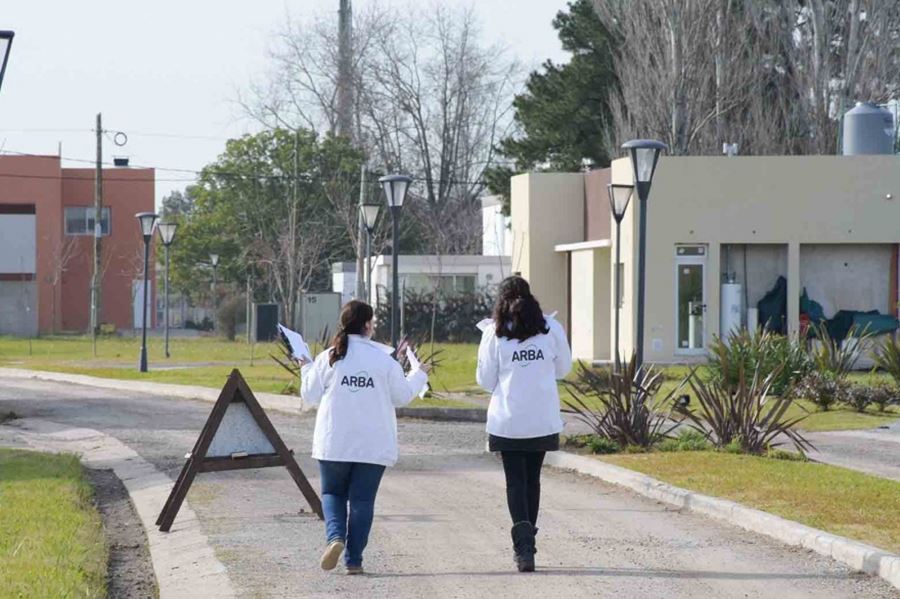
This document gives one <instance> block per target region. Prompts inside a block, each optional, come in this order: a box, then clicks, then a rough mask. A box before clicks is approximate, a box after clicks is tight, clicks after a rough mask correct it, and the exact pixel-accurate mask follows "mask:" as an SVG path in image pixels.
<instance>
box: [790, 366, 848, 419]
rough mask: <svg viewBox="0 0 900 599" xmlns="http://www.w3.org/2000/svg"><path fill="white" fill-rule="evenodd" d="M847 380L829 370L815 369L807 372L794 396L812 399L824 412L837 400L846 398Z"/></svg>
mask: <svg viewBox="0 0 900 599" xmlns="http://www.w3.org/2000/svg"><path fill="white" fill-rule="evenodd" d="M847 390H848V385H847V382H846V381H845V380H844V379H843V378H840V377H838V376H836V375H835V374H834V373H832V372H829V371H824V372H823V371H815V372H810V373H809V374H807V375H806V376H805V377H804V378H803V380H802V381H801V382H800V384H799V385H798V386H797V388H796V389H795V390H794V394H793V395H794V397H802V398H805V399H808V400H810V401H811V402H813V403H814V404H816V406H817V407H818V408H819V409H820V410H822V411H823V412H827V411H828V410H829V409H831V406H833V405H834V404H836V403H837V402H840V401H844V400H845V399H846V395H847Z"/></svg>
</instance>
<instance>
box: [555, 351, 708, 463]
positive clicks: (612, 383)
mask: <svg viewBox="0 0 900 599" xmlns="http://www.w3.org/2000/svg"><path fill="white" fill-rule="evenodd" d="M692 377H693V373H691V375H689V377H688V379H686V380H685V381H684V382H682V384H681V385H679V386H677V387H676V388H675V389H673V390H672V391H670V392H669V393H668V394H667V395H666V396H665V397H664V398H662V399H661V400H660V399H658V397H657V396H658V395H659V392H660V386H661V385H662V382H663V378H662V374H661V373H660V372H658V371H657V370H655V369H654V368H653V367H644V368H641V369H637V368H636V366H635V363H634V358H633V357H632V360H631V361H630V362H627V363H624V364H622V365H621V368H620V369H618V370H614V369H612V368H611V367H605V368H593V367H589V366H585V365H584V364H582V363H579V365H578V367H577V369H576V375H575V378H574V380H572V381H565V382H564V384H565V385H566V387H567V388H568V389H569V391H570V393H571V395H572V398H571V399H566V400H565V401H564V403H565V404H566V407H565V408H564V409H563V411H564V412H566V413H569V414H573V415H574V416H575V417H576V418H577V419H578V420H580V421H582V422H584V423H585V424H587V425H588V426H589V427H591V430H592V431H593V432H594V433H595V434H597V435H598V436H600V437H606V438H607V439H611V440H612V441H614V442H615V443H616V444H617V445H619V446H620V447H624V448H628V447H629V446H636V447H641V448H649V447H652V446H654V445H656V444H657V443H659V442H660V441H662V440H663V439H666V438H668V437H669V436H670V433H671V431H672V430H673V429H674V428H675V427H676V426H678V423H677V422H673V420H672V418H671V415H672V414H671V406H672V404H673V401H672V400H673V398H674V397H675V396H676V394H677V393H679V392H680V391H681V389H682V388H683V386H684V385H685V384H686V382H687V380H689V379H690V378H692ZM592 404H595V405H598V406H599V407H597V408H594V407H592ZM663 406H667V407H666V408H665V410H664V409H663V408H662V407H663Z"/></svg>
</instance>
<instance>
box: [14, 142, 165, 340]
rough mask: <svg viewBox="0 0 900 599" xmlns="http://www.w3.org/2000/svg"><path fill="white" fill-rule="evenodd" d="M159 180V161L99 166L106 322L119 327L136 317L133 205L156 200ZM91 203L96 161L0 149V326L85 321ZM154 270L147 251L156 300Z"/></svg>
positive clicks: (63, 326)
mask: <svg viewBox="0 0 900 599" xmlns="http://www.w3.org/2000/svg"><path fill="white" fill-rule="evenodd" d="M154 180H155V173H154V170H153V169H132V168H109V169H104V171H103V205H104V209H103V212H104V216H103V219H102V223H101V226H102V237H101V256H102V260H101V272H102V273H103V275H102V292H101V306H100V322H101V323H108V324H112V325H114V326H115V327H116V329H131V328H132V327H133V326H136V325H140V301H141V299H142V298H141V296H140V293H139V292H140V290H141V289H142V287H141V285H142V274H143V239H142V238H141V235H140V230H139V228H138V223H137V220H136V219H135V218H134V215H135V213H136V212H143V211H152V210H153V209H154V193H155V190H154ZM93 205H94V169H92V168H62V166H61V164H60V159H59V157H57V156H0V335H2V334H12V335H27V336H33V335H37V334H49V333H51V332H54V331H56V332H59V331H79V332H85V331H87V330H88V328H89V322H90V280H91V263H92V241H93V237H92V234H93V231H94V208H93ZM153 280H154V272H153V259H152V257H151V261H150V284H151V287H150V293H151V296H150V302H149V305H150V306H153V305H154V304H153V295H152V294H153ZM135 300H136V301H135ZM149 312H150V319H151V320H150V321H149V324H151V325H152V324H153V320H152V319H153V310H152V309H150V310H149Z"/></svg>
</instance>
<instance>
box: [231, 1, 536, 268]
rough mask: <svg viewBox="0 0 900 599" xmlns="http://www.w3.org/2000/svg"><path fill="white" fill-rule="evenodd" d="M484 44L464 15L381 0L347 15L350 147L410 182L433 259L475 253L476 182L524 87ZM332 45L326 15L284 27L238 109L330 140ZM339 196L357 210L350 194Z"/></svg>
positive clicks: (479, 185) (333, 32)
mask: <svg viewBox="0 0 900 599" xmlns="http://www.w3.org/2000/svg"><path fill="white" fill-rule="evenodd" d="M480 38H481V35H480V31H479V29H478V26H477V22H476V19H475V17H474V14H473V12H472V11H471V10H465V11H459V10H456V11H454V10H450V9H447V8H445V7H443V6H441V5H439V4H434V5H432V6H429V7H424V8H423V7H419V8H414V9H407V10H401V9H387V8H383V7H381V6H380V5H377V4H376V5H374V6H373V7H371V8H369V9H368V11H365V12H362V13H359V14H354V23H353V40H352V44H351V45H352V47H353V51H354V54H353V60H352V71H353V73H354V82H355V88H356V89H355V93H354V103H355V110H354V114H355V126H354V131H355V134H354V141H355V142H356V143H357V144H358V145H359V146H360V147H362V149H363V150H364V151H365V153H366V155H367V156H368V157H369V161H370V165H374V167H375V168H376V170H377V169H379V168H380V169H383V170H384V171H394V170H398V171H405V172H408V173H410V174H411V175H413V176H414V178H415V179H416V182H415V183H414V186H413V188H412V190H411V194H412V197H414V198H415V199H416V200H418V201H415V202H410V205H411V206H412V208H411V212H413V215H414V216H415V218H416V220H417V221H418V222H420V223H422V224H424V225H425V231H424V233H425V234H426V235H427V236H428V237H429V238H430V239H436V238H437V237H436V234H437V233H438V232H441V237H442V238H443V239H444V240H446V243H444V242H442V243H441V244H440V245H441V247H440V248H437V247H436V248H435V251H438V250H439V251H442V252H445V253H458V252H470V251H473V250H476V249H477V247H478V243H479V242H480V236H479V234H478V231H479V221H478V204H477V201H476V199H477V197H478V195H479V194H480V193H481V191H482V189H483V186H484V184H483V182H482V174H483V172H484V170H485V169H486V168H487V167H488V166H489V165H490V164H491V163H492V162H493V161H494V145H495V142H496V141H497V140H498V139H499V138H500V137H502V136H503V135H504V134H505V133H507V131H508V128H509V127H510V126H511V123H512V118H511V99H512V95H513V92H514V90H515V88H516V86H517V85H518V84H519V81H520V72H521V69H520V68H519V65H518V63H516V62H515V61H514V60H511V59H509V58H508V57H507V56H506V53H505V51H504V49H503V48H501V47H498V46H487V45H485V44H483V43H482V42H481V40H480ZM337 41H338V30H337V21H336V19H334V18H333V16H329V17H328V18H327V19H323V18H315V19H313V20H312V21H311V23H310V24H309V25H307V26H305V27H301V26H298V25H297V24H296V23H290V24H289V25H288V26H287V28H286V29H285V30H284V31H283V32H282V33H281V34H280V35H279V38H278V43H277V49H276V51H275V52H274V53H273V59H274V64H275V70H274V71H273V73H272V74H271V75H270V77H269V78H268V80H267V81H266V82H265V83H264V84H262V85H257V86H255V87H254V90H253V93H252V94H251V96H250V98H249V99H247V98H245V99H244V100H243V102H242V103H243V106H244V107H245V109H246V111H247V113H248V114H249V115H250V116H251V117H253V118H255V119H256V120H258V121H259V122H261V123H263V124H265V125H267V126H274V125H281V126H287V127H297V126H302V127H305V128H309V129H312V130H314V131H317V132H323V133H333V132H335V131H336V128H337V119H338V117H337V113H338V110H337V89H338V85H337V73H338V70H339V69H338V65H339V56H338V53H337V48H338V43H337ZM341 193H342V194H343V193H344V192H343V191H342V192H341ZM341 197H342V198H349V199H345V200H344V201H343V202H342V203H343V205H345V206H346V205H347V204H348V203H349V202H352V205H353V206H355V203H356V198H355V197H351V194H345V195H342V196H341ZM353 226H354V227H355V226H356V220H355V215H354V217H353ZM351 229H353V227H348V240H350V241H356V239H357V237H356V234H354V233H350V230H351ZM429 245H433V244H429Z"/></svg>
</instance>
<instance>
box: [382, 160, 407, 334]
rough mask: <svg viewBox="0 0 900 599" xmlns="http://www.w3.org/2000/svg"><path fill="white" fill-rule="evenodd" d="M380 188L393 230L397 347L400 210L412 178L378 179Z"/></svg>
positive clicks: (393, 314)
mask: <svg viewBox="0 0 900 599" xmlns="http://www.w3.org/2000/svg"><path fill="white" fill-rule="evenodd" d="M378 182H379V183H381V187H382V188H383V189H384V196H385V198H386V199H387V204H388V207H389V208H390V209H391V227H392V229H393V242H392V245H391V258H392V267H391V272H392V275H393V279H394V281H393V285H392V291H391V345H393V346H394V348H396V347H397V343H398V342H399V334H398V331H399V328H398V326H399V322H398V321H397V319H398V318H399V315H398V310H397V306H398V305H399V304H398V301H399V300H398V295H399V294H400V274H399V272H398V271H399V269H400V256H399V250H400V209H401V208H402V207H403V200H405V199H406V191H407V190H408V189H409V184H410V183H412V178H411V177H408V176H407V175H387V176H386V177H381V178H380V179H378Z"/></svg>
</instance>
